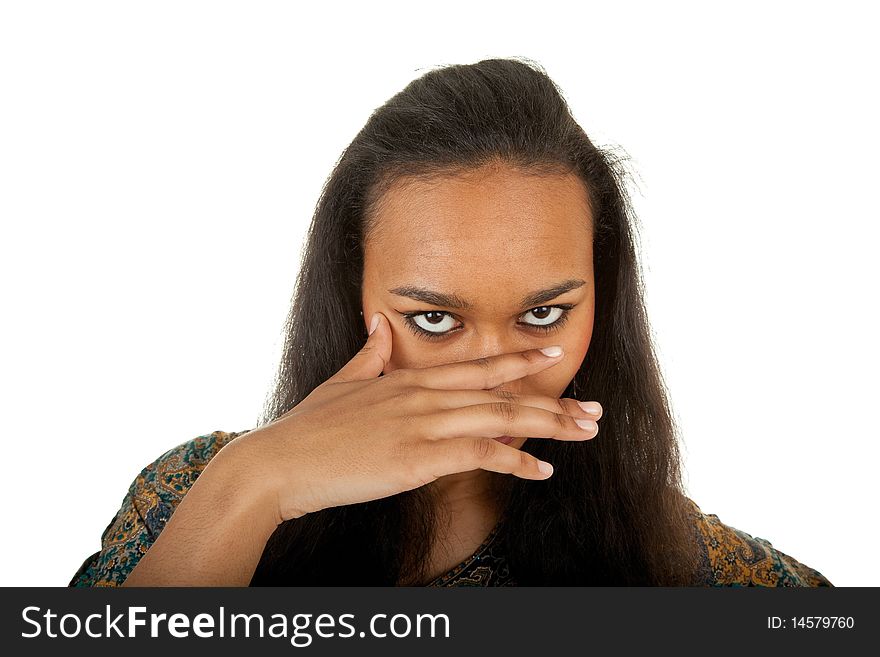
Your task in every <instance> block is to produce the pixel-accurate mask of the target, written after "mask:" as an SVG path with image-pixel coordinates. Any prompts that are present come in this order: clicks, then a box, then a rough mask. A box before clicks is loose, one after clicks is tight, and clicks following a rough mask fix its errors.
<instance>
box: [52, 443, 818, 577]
mask: <svg viewBox="0 0 880 657" xmlns="http://www.w3.org/2000/svg"><path fill="white" fill-rule="evenodd" d="M248 431H250V429H248V430H245V431H239V432H225V431H214V432H213V433H210V434H206V435H203V436H198V437H196V438H194V439H192V440H189V441H187V442H185V443H182V444H181V445H178V446H177V447H175V448H173V449H170V450H168V451H167V452H165V453H164V454H163V455H162V456H160V457H159V458H158V459H156V460H155V461H153V462H152V463H150V464H149V465H148V466H147V467H146V468H144V469H143V470H142V471H141V472H140V474H139V475H138V476H137V477H136V478H135V480H134V481H133V482H132V484H131V486H130V487H129V489H128V493H127V494H126V495H125V498H124V499H123V500H122V506H121V507H120V508H119V511H117V513H116V515H115V516H114V517H113V520H111V521H110V524H109V525H107V528H106V529H105V530H104V533H103V535H102V536H101V549H100V550H99V551H98V552H95V553H94V554H93V555H91V556H90V557H88V558H87V559H86V560H85V561H84V562H83V564H82V566H80V568H79V570H78V571H77V572H76V574H75V575H74V576H73V578H72V579H71V581H70V583H69V585H68V586H119V585H121V584H122V583H123V582H124V581H125V579H126V577H128V574H129V573H130V572H131V571H132V570H133V569H134V567H135V565H136V564H137V562H138V560H139V559H140V558H141V557H142V556H143V555H144V554H145V553H146V551H147V549H149V547H150V546H151V545H152V544H153V542H154V541H155V540H156V537H157V536H158V535H159V532H161V531H162V528H163V527H164V526H165V523H166V522H168V519H169V518H170V517H171V514H172V513H174V509H175V508H176V507H177V505H178V503H179V502H180V500H181V499H183V496H184V495H185V494H186V492H187V491H188V490H189V488H190V486H192V484H193V483H194V482H195V480H196V479H197V478H198V476H199V474H200V473H201V471H202V469H203V468H204V467H205V465H206V464H207V463H208V461H210V460H211V458H212V457H213V456H214V455H215V454H216V453H217V452H218V451H219V450H220V449H221V448H222V447H223V446H224V445H226V444H227V443H229V442H230V441H231V440H233V439H234V438H236V437H238V436H240V435H242V434H245V433H247V432H248ZM691 504H692V505H693V516H694V521H695V524H696V527H697V529H698V530H699V533H700V535H701V537H702V539H703V540H702V548H703V554H702V558H701V562H702V564H703V565H702V579H701V581H702V582H703V584H702V585H703V586H833V584H831V582H829V581H828V580H827V579H826V578H825V577H824V576H823V575H822V574H821V573H820V572H819V571H817V570H814V569H813V568H810V567H809V566H807V565H805V564H802V563H800V562H799V561H796V560H795V559H794V558H793V557H790V556H788V555H787V554H784V553H782V552H780V551H779V550H777V549H776V548H774V547H773V546H772V544H771V543H770V542H769V541H768V540H766V539H763V538H757V537H753V536H751V535H750V534H747V533H745V532H744V531H741V530H739V529H736V528H734V527H730V526H728V525H725V524H724V523H722V522H721V521H720V520H719V519H718V516H716V515H715V514H706V513H703V512H702V511H701V510H700V508H699V507H698V506H697V505H696V503H694V502H693V500H691ZM499 526H500V524H499V525H496V526H495V528H494V529H493V530H492V531H491V532H490V533H489V535H488V536H487V537H486V540H485V541H483V544H482V545H480V547H479V548H477V550H476V551H475V552H474V553H473V554H472V555H471V556H470V557H468V558H467V559H465V560H464V561H463V562H461V563H460V564H458V565H457V566H455V567H454V568H452V569H451V570H449V571H447V572H446V573H445V574H443V575H441V576H439V577H437V578H436V579H434V580H433V581H431V582H430V583H429V584H428V586H433V587H438V586H516V585H517V584H516V581H515V579H514V578H513V576H512V574H511V573H510V571H509V569H508V567H507V564H506V561H505V558H504V554H503V549H501V546H500V545H499V543H500V541H497V540H496V538H497V536H498V528H499Z"/></svg>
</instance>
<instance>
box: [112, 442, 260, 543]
mask: <svg viewBox="0 0 880 657" xmlns="http://www.w3.org/2000/svg"><path fill="white" fill-rule="evenodd" d="M248 431H250V429H247V430H245V431H232V432H227V431H220V430H217V431H212V432H211V433H208V434H204V435H202V436H196V437H195V438H192V439H190V440H187V441H186V442H183V443H181V444H179V445H177V446H176V447H172V448H171V449H169V450H168V451H166V452H165V453H163V454H162V455H161V456H159V457H158V458H157V459H155V460H154V461H153V462H152V463H150V464H149V465H147V466H146V467H145V468H144V469H143V470H141V471H140V473H139V474H138V475H137V477H135V479H134V481H133V482H132V484H131V487H130V489H129V491H130V493H131V495H132V497H133V502H134V503H135V505H136V506H137V508H138V509H139V510H140V511H141V513H142V515H143V517H144V520H145V522H146V523H147V527H148V528H149V529H150V530H152V531H155V532H156V533H158V531H160V530H161V528H162V526H163V525H164V523H165V522H166V521H167V520H168V517H170V515H171V513H172V512H173V511H174V509H175V508H176V507H177V505H178V504H179V503H180V500H182V499H183V496H184V495H186V493H187V491H189V489H190V488H191V487H192V485H193V484H194V483H195V481H196V479H198V478H199V475H200V474H201V473H202V470H204V469H205V466H206V465H208V462H209V461H210V460H211V459H213V458H214V456H216V455H217V452H219V451H220V450H221V449H222V448H223V447H225V446H226V445H227V444H229V443H230V442H231V441H232V440H234V439H235V438H237V437H238V436H241V435H243V434H245V433H247V432H248Z"/></svg>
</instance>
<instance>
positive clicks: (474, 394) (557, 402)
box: [419, 388, 602, 420]
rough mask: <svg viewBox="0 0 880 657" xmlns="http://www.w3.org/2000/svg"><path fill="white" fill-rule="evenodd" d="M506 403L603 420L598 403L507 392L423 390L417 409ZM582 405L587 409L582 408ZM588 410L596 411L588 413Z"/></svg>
mask: <svg viewBox="0 0 880 657" xmlns="http://www.w3.org/2000/svg"><path fill="white" fill-rule="evenodd" d="M504 401H506V402H509V403H511V404H519V405H521V406H532V407H534V408H543V409H544V410H545V411H551V412H553V413H565V414H566V415H571V416H572V417H578V418H584V419H588V420H598V419H599V418H600V417H602V407H601V406H600V405H599V403H598V402H579V401H578V400H576V399H570V398H568V397H562V398H558V397H548V396H545V395H533V394H523V393H515V392H511V391H509V390H499V389H492V390H435V389H433V388H425V389H423V390H422V391H421V395H420V396H419V405H422V406H424V407H426V408H429V409H432V411H431V412H433V409H450V408H461V407H462V406H473V405H475V404H492V403H495V402H504ZM582 403H583V404H585V405H586V407H584V406H582V405H581V404H582ZM588 409H596V410H597V411H598V412H591V411H590V410H588Z"/></svg>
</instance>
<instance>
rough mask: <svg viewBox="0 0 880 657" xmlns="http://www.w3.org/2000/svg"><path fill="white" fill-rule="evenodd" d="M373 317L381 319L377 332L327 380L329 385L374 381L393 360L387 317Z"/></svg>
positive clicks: (379, 315)
mask: <svg viewBox="0 0 880 657" xmlns="http://www.w3.org/2000/svg"><path fill="white" fill-rule="evenodd" d="M373 316H374V317H376V316H378V317H379V324H378V325H377V326H376V330H375V331H373V332H372V333H371V334H370V335H369V336H368V337H367V341H366V343H365V344H364V346H363V347H361V349H360V350H359V351H358V352H357V353H356V354H355V355H354V356H352V357H351V360H349V361H348V362H347V363H346V364H345V365H343V366H342V368H341V369H340V370H339V371H338V372H336V374H334V375H333V376H331V377H330V378H329V379H327V383H341V382H344V381H360V380H364V379H372V378H376V377H378V376H379V374H380V373H381V372H382V370H384V369H385V366H386V364H387V363H388V360H389V359H390V358H391V328H390V327H389V325H388V319H387V318H386V317H385V315H383V314H382V313H374V314H373ZM368 328H369V327H368Z"/></svg>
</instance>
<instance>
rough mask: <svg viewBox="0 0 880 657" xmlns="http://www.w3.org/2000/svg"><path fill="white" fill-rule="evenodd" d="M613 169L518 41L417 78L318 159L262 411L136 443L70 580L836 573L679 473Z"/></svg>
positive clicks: (355, 581) (798, 580) (395, 581)
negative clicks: (237, 427)
mask: <svg viewBox="0 0 880 657" xmlns="http://www.w3.org/2000/svg"><path fill="white" fill-rule="evenodd" d="M623 181H624V172H623V168H622V167H621V166H620V162H619V161H617V160H615V158H614V157H613V156H612V155H611V154H610V153H608V152H606V151H603V150H600V149H598V148H596V147H595V146H594V145H593V143H592V142H591V141H590V139H589V138H588V137H587V135H586V134H585V133H584V131H583V130H582V128H581V127H580V126H579V125H578V124H577V123H576V122H575V120H574V119H573V118H572V115H571V113H570V111H569V108H568V106H567V104H566V102H565V101H564V99H563V98H562V96H561V95H560V93H559V91H558V90H557V88H556V87H555V85H554V84H553V82H552V81H551V80H550V79H549V78H548V77H547V75H546V74H545V73H544V72H543V70H541V68H540V67H539V66H537V65H534V64H533V63H530V62H528V61H521V60H516V59H513V60H507V59H491V60H485V61H481V62H479V63H476V64H473V65H466V66H449V67H445V68H441V69H438V70H434V71H432V72H429V73H428V74H426V75H424V76H422V77H420V78H419V79H416V80H414V81H413V82H411V83H410V84H409V85H408V86H407V87H406V88H405V89H403V90H402V91H401V92H400V93H398V94H397V95H395V96H394V97H393V98H391V99H390V100H389V101H388V102H387V103H385V104H384V105H383V106H382V107H380V108H379V109H378V110H376V111H375V112H374V113H373V115H372V116H371V117H370V119H369V120H368V121H367V123H366V125H365V126H364V128H363V129H362V130H361V131H360V132H359V133H358V135H357V136H356V137H355V139H354V141H353V142H352V143H351V144H350V146H349V147H348V148H347V149H346V150H345V152H344V153H343V155H342V157H341V159H340V160H339V162H338V164H337V166H336V167H335V169H334V171H333V173H332V174H331V176H330V178H329V180H328V181H327V184H326V187H325V189H324V191H323V194H322V196H321V198H320V200H319V203H318V205H317V208H316V212H315V215H314V217H313V222H312V226H311V230H310V232H309V234H308V238H307V243H306V246H305V251H304V257H303V261H302V263H301V269H300V273H299V279H298V282H297V289H296V294H295V296H294V300H293V303H292V306H291V309H290V314H289V317H288V321H287V336H286V344H285V350H284V354H283V358H282V362H281V365H280V369H279V373H278V378H277V388H276V390H275V391H274V394H273V395H272V397H271V398H270V400H269V403H268V404H267V406H266V409H265V413H264V417H263V418H262V419H261V421H260V423H259V426H258V427H256V428H253V429H249V430H245V431H239V432H224V431H215V432H213V433H210V434H206V435H203V436H199V437H197V438H195V439H193V440H190V441H187V442H185V443H183V444H181V445H179V446H177V447H175V448H173V449H171V450H169V451H168V452H166V453H165V454H163V455H162V456H161V457H159V458H158V459H157V460H156V461H154V462H153V463H151V464H150V465H148V466H147V467H146V468H145V469H144V470H143V471H142V472H141V473H140V475H139V476H138V477H137V478H136V479H135V480H134V482H133V483H132V485H131V487H130V489H129V491H128V494H127V495H126V496H125V498H124V500H123V503H122V506H121V508H120V510H119V512H118V513H117V515H116V517H115V518H114V519H113V521H112V522H111V523H110V524H109V526H108V527H107V529H106V530H105V532H104V535H103V538H102V549H101V550H100V551H99V552H97V553H96V554H94V555H92V556H91V557H89V558H88V559H87V560H86V562H85V563H84V564H83V566H82V567H81V568H80V570H79V571H78V572H77V573H76V575H75V576H74V578H73V580H72V581H71V585H78V586H119V585H127V586H148V585H225V586H235V585H241V586H245V585H278V584H285V585H322V584H325V585H431V586H459V585H477V586H483V585H491V586H496V585H587V584H596V585H658V586H687V585H693V586H721V585H761V586H830V585H831V583H830V582H829V581H828V580H827V579H826V578H825V577H824V576H822V574H821V573H819V572H818V571H816V570H814V569H812V568H810V567H808V566H806V565H804V564H801V563H799V562H798V561H796V560H795V559H793V558H792V557H790V556H788V555H786V554H784V553H782V552H779V551H778V550H776V549H775V548H773V547H772V544H771V543H770V542H769V541H767V540H765V539H761V538H755V537H752V536H751V535H749V534H747V533H745V532H743V531H741V530H739V529H735V528H733V527H729V526H727V525H725V524H723V523H722V522H721V521H720V520H719V519H718V517H717V516H715V515H713V514H705V513H703V512H702V511H701V510H700V508H699V507H698V506H697V505H696V504H695V503H694V502H693V501H692V500H690V499H689V498H688V497H687V496H686V495H685V494H684V492H683V491H682V485H681V480H680V457H679V452H678V446H677V437H676V432H675V425H674V423H673V420H672V416H671V413H670V409H669V405H668V400H667V398H666V396H665V390H664V386H663V382H662V377H661V374H660V372H659V370H658V366H657V361H656V358H655V355H654V352H653V347H652V344H651V340H650V332H649V328H648V322H647V318H646V316H645V310H644V303H643V299H642V289H641V282H640V278H639V271H638V262H637V258H636V252H635V248H634V244H633V231H632V225H631V222H632V221H633V220H634V218H633V216H632V212H631V207H630V202H629V199H628V197H627V195H626V192H625V188H624V182H623ZM599 423H601V430H600V429H599V428H598V424H599ZM548 463H549V464H550V466H548V465H547V464H548ZM551 466H552V467H551Z"/></svg>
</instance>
